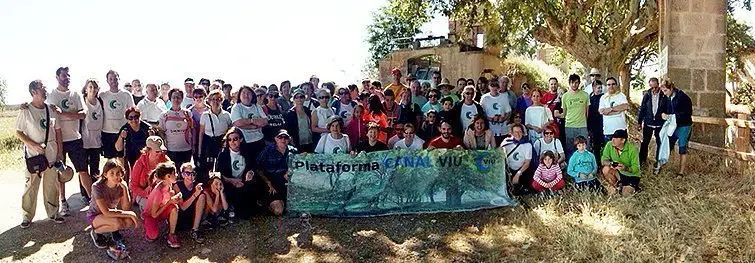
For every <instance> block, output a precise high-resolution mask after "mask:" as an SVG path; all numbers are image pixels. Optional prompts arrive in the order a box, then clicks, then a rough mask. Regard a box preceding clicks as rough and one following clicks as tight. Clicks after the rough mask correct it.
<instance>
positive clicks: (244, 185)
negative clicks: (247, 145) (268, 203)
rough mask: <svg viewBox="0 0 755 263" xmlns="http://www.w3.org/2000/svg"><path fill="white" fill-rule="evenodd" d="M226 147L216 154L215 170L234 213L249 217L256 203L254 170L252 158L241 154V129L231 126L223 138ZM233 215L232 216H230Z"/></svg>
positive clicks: (241, 216) (238, 215) (243, 217)
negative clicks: (221, 180)
mask: <svg viewBox="0 0 755 263" xmlns="http://www.w3.org/2000/svg"><path fill="white" fill-rule="evenodd" d="M223 141H224V142H225V144H226V147H225V148H223V151H222V152H220V154H218V159H217V162H216V163H215V171H216V172H219V173H220V175H221V176H222V178H223V188H224V189H225V194H226V196H227V197H228V201H229V202H228V203H229V205H230V206H231V207H233V209H231V210H233V211H235V215H236V216H237V217H238V218H241V219H249V218H250V217H251V216H252V209H253V208H254V204H255V203H256V202H255V200H254V198H253V191H254V190H253V188H252V187H253V182H252V180H253V179H255V178H254V171H252V164H253V163H254V161H253V160H251V159H249V158H248V157H247V156H248V155H245V154H242V151H241V145H242V144H243V143H244V135H243V133H242V132H241V129H239V128H237V127H231V128H230V129H228V132H226V134H225V138H224V140H223ZM230 217H233V216H230Z"/></svg>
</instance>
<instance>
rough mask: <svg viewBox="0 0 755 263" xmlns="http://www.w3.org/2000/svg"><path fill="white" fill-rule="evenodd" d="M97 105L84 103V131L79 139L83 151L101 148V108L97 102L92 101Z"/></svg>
mask: <svg viewBox="0 0 755 263" xmlns="http://www.w3.org/2000/svg"><path fill="white" fill-rule="evenodd" d="M94 101H95V103H96V104H97V105H92V104H89V103H88V102H85V103H84V105H85V107H86V114H87V117H86V118H84V129H83V133H82V134H81V139H82V140H83V142H84V149H97V148H102V123H103V121H104V119H103V116H102V106H101V105H100V102H99V101H98V100H94Z"/></svg>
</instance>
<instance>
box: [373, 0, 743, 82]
mask: <svg viewBox="0 0 755 263" xmlns="http://www.w3.org/2000/svg"><path fill="white" fill-rule="evenodd" d="M727 3H728V5H729V7H730V8H729V18H730V14H731V12H732V11H733V8H732V7H733V6H738V7H745V8H746V9H748V10H749V9H750V0H728V1H727ZM390 6H391V7H396V6H402V7H403V8H402V10H404V12H405V13H411V14H417V13H418V12H422V11H424V13H425V14H433V13H441V14H443V15H446V16H448V17H449V18H450V19H452V20H454V21H457V23H460V24H459V25H460V26H459V27H457V29H456V30H457V31H458V32H457V33H458V34H457V36H458V37H459V38H460V40H461V41H464V40H465V39H464V37H465V36H471V34H466V33H467V32H465V31H464V30H472V29H474V28H475V27H481V28H482V29H483V30H484V31H485V32H487V33H486V36H485V41H486V44H488V45H498V46H500V47H502V48H503V49H502V50H503V53H502V54H501V55H502V56H504V57H505V56H506V55H508V52H512V51H513V52H519V53H522V52H525V53H531V52H532V49H533V47H534V46H536V44H537V43H546V44H549V45H551V46H555V47H558V48H561V49H563V50H565V51H566V52H568V53H569V54H570V55H572V56H573V57H574V58H576V59H577V60H578V61H579V62H581V63H582V64H583V65H585V66H587V67H594V68H598V69H601V70H602V71H603V72H607V73H606V74H610V75H620V76H621V77H622V82H623V83H622V84H623V85H625V86H626V85H627V84H628V81H629V72H630V69H631V67H632V65H642V64H644V62H645V61H647V60H648V59H652V58H653V57H654V56H655V55H656V54H657V50H658V34H659V23H660V12H659V10H658V1H657V0H542V1H534V0H525V1H510V0H391V1H390ZM414 8H422V9H423V10H422V11H411V9H414ZM394 21H395V20H394ZM399 21H400V20H399ZM731 21H734V20H733V19H727V22H728V23H731ZM728 28H729V30H731V29H732V27H728ZM736 29H739V30H740V31H741V29H742V28H741V27H740V28H736ZM744 32H745V33H744V35H745V36H746V35H747V33H746V31H744ZM740 35H742V34H733V36H740ZM731 38H732V37H730V39H729V41H728V43H732V41H733V42H735V43H742V41H738V40H737V39H731ZM738 50H742V49H738ZM373 54H375V53H373ZM740 55H741V54H740ZM636 62H638V63H636Z"/></svg>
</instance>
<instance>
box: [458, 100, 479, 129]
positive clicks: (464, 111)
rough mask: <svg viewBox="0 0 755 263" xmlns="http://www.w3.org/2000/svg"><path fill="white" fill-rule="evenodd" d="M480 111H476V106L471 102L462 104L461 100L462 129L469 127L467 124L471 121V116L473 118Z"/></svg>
mask: <svg viewBox="0 0 755 263" xmlns="http://www.w3.org/2000/svg"><path fill="white" fill-rule="evenodd" d="M478 113H482V112H477V106H475V105H474V103H473V104H471V105H467V104H464V102H461V116H460V117H459V118H461V127H462V128H463V129H462V130H465V129H467V127H469V124H471V123H472V118H474V116H475V115H477V114H478Z"/></svg>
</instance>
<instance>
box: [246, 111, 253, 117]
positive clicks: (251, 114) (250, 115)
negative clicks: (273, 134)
mask: <svg viewBox="0 0 755 263" xmlns="http://www.w3.org/2000/svg"><path fill="white" fill-rule="evenodd" d="M246 117H247V118H249V119H251V118H252V117H254V113H252V112H250V113H249V115H247V116H246Z"/></svg>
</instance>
